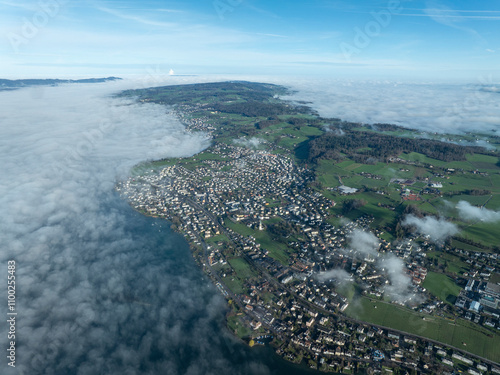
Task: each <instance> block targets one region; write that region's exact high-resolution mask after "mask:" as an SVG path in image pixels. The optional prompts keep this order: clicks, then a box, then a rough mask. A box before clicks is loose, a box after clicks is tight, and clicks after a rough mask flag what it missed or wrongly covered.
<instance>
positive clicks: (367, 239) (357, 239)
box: [347, 229, 380, 256]
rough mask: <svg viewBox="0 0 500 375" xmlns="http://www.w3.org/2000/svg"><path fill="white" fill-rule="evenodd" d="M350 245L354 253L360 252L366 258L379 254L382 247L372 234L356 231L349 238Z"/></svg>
mask: <svg viewBox="0 0 500 375" xmlns="http://www.w3.org/2000/svg"><path fill="white" fill-rule="evenodd" d="M347 239H348V240H349V244H350V246H351V248H352V249H353V250H354V251H358V252H360V253H361V254H363V255H364V256H369V255H371V256H374V255H376V254H377V249H378V247H379V246H380V241H379V239H378V238H377V236H375V235H374V234H373V233H371V232H366V231H364V230H360V229H355V230H354V231H353V232H352V233H350V234H349V235H348V237H347Z"/></svg>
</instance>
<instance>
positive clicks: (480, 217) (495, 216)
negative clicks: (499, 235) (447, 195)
mask: <svg viewBox="0 0 500 375" xmlns="http://www.w3.org/2000/svg"><path fill="white" fill-rule="evenodd" d="M457 209H458V214H459V215H460V218H461V219H463V220H468V221H484V222H488V223H494V222H497V221H500V211H493V210H488V209H487V208H484V207H476V206H473V205H471V204H470V203H469V202H467V201H460V202H458V204H457Z"/></svg>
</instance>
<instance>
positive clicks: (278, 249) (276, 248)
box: [225, 219, 290, 265]
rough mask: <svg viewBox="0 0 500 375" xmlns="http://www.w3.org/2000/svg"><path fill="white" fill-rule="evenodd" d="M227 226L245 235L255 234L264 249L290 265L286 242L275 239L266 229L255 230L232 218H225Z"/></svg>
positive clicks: (273, 256) (279, 260)
mask: <svg viewBox="0 0 500 375" xmlns="http://www.w3.org/2000/svg"><path fill="white" fill-rule="evenodd" d="M225 223H226V226H227V227H228V228H231V229H232V230H234V231H235V232H237V233H239V234H241V235H243V236H253V237H254V238H255V240H256V241H257V243H259V244H260V246H261V248H262V249H263V250H267V251H269V256H270V257H271V258H274V259H276V260H277V261H278V262H280V263H282V264H283V265H288V259H289V258H290V256H289V255H288V248H287V246H286V245H285V244H283V243H280V242H276V241H273V239H272V238H271V237H270V236H269V234H268V233H267V232H266V231H259V230H253V229H252V228H249V227H247V226H246V225H245V224H242V223H236V222H234V221H232V220H230V219H226V220H225Z"/></svg>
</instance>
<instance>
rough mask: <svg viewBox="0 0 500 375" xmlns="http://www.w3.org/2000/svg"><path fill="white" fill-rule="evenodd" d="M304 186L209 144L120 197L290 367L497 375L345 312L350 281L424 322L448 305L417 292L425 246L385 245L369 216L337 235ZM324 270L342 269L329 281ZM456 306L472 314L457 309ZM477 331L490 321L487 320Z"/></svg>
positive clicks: (453, 352) (300, 175) (456, 353)
mask: <svg viewBox="0 0 500 375" xmlns="http://www.w3.org/2000/svg"><path fill="white" fill-rule="evenodd" d="M310 179H311V173H310V171H308V170H307V169H306V168H303V167H299V166H297V165H295V164H294V163H293V161H292V160H291V159H290V158H289V157H287V156H284V155H280V154H278V153H271V152H269V151H263V150H257V149H254V148H252V147H244V146H239V145H236V144H233V145H229V144H226V143H218V142H215V143H214V144H213V146H212V147H210V148H209V149H208V150H206V151H205V152H204V153H202V154H199V155H197V156H195V157H192V158H189V159H186V160H182V159H181V160H179V161H177V162H176V163H175V164H173V165H168V166H165V167H164V168H162V169H161V170H159V171H154V172H151V173H147V174H143V175H141V176H138V177H131V178H130V179H128V180H126V181H124V182H123V183H122V184H120V185H119V186H117V189H118V190H119V191H120V193H121V194H123V195H125V196H126V197H127V199H128V200H129V202H130V203H131V205H132V206H133V207H134V208H136V209H137V210H139V211H141V212H144V213H145V214H148V215H152V216H157V217H164V218H166V219H168V220H170V221H171V222H172V224H173V226H174V228H175V229H176V230H177V231H179V232H180V233H182V234H184V235H185V236H186V238H187V240H188V241H189V243H191V245H192V248H193V254H194V256H195V259H196V260H197V262H198V263H199V264H200V265H201V266H202V268H203V270H204V271H205V273H206V274H207V275H208V276H209V277H210V278H211V279H212V280H213V281H214V284H216V286H217V288H218V289H219V290H220V291H221V292H222V294H223V295H224V296H225V297H226V298H227V299H228V300H229V301H230V302H231V303H232V309H233V310H234V312H235V314H236V316H237V319H236V324H237V325H240V327H241V326H246V328H247V329H249V330H250V331H249V333H250V335H248V334H247V335H246V336H247V337H248V336H250V337H251V338H256V337H262V335H267V336H270V335H272V336H273V337H274V340H275V343H276V346H277V347H278V349H277V351H278V353H279V354H280V355H282V356H283V357H284V358H286V359H288V360H291V361H295V362H301V361H306V362H308V363H309V365H310V366H311V367H313V368H318V369H321V370H324V371H339V370H340V369H343V370H344V371H349V370H351V371H357V370H359V369H362V368H365V367H366V368H368V367H373V366H375V367H374V368H375V369H382V368H383V367H387V368H388V369H390V368H396V367H401V366H402V367H404V368H406V369H408V370H409V371H418V372H424V373H425V372H440V373H452V371H453V369H454V368H455V369H457V368H458V369H461V370H466V371H468V372H469V373H471V374H475V373H478V374H479V373H483V372H484V371H491V372H492V373H500V369H499V368H498V367H496V366H494V365H493V364H492V363H488V361H482V360H478V359H477V358H475V357H474V356H469V355H467V354H465V353H463V352H462V351H460V350H457V349H456V348H451V347H447V346H445V345H443V344H439V343H436V342H432V341H431V340H427V339H425V338H424V337H418V336H415V335H408V334H405V333H403V332H400V331H397V330H393V329H388V328H387V327H383V326H378V325H374V324H367V323H364V322H362V321H359V320H357V319H354V318H352V317H348V316H346V315H345V314H344V312H345V311H346V309H348V308H349V303H350V298H352V296H348V294H349V293H350V292H349V288H348V287H347V288H342V287H340V288H339V287H337V286H339V285H350V284H351V285H357V286H358V287H359V289H360V291H361V293H362V294H363V295H365V296H367V298H368V297H370V298H377V299H383V298H384V295H385V297H386V299H387V298H388V299H389V300H390V301H392V303H394V304H397V305H401V306H407V307H408V308H413V309H415V310H419V311H421V312H422V311H423V312H425V313H427V314H435V315H443V316H444V313H443V312H442V310H443V311H447V310H446V309H448V310H449V307H448V306H443V302H442V301H439V300H436V299H435V298H432V296H430V295H429V294H428V293H426V292H425V289H424V288H422V286H421V284H422V282H423V281H424V280H425V277H426V275H427V268H426V266H427V264H428V260H427V259H426V251H429V250H431V249H430V248H431V247H432V246H433V245H432V244H430V243H425V244H424V245H423V246H421V245H419V244H418V243H417V242H416V241H414V239H415V238H412V237H410V238H407V239H406V240H405V241H403V242H400V243H397V244H391V243H389V242H387V241H385V240H384V239H382V238H380V237H381V234H382V232H381V231H377V230H371V229H370V228H369V226H370V223H371V221H372V220H373V219H372V218H370V217H368V216H365V217H361V218H359V219H358V220H356V221H350V222H347V221H346V222H345V223H344V225H342V226H340V227H334V226H333V225H331V224H330V223H329V222H328V220H327V219H328V217H329V215H330V213H329V208H330V207H332V206H334V205H335V204H336V203H335V202H334V201H331V200H329V199H327V198H325V197H324V196H322V195H321V194H320V193H319V192H317V191H314V190H312V189H311V188H310V187H309V185H308V182H309V181H310ZM372 232H373V233H372ZM359 233H364V234H366V235H368V234H369V235H371V236H373V238H376V243H373V244H371V245H369V246H371V248H370V249H368V250H366V249H365V248H364V246H359V245H355V244H354V243H353V240H352V239H353V236H355V235H358V234H359ZM388 256H390V257H396V258H397V259H399V260H400V261H401V262H400V263H401V264H403V265H404V266H402V267H401V268H400V269H397V270H396V271H394V270H389V269H384V268H382V267H380V266H379V264H380V260H379V259H384V257H388ZM477 264H478V265H481V267H483V264H482V263H479V262H477ZM484 266H485V267H489V266H488V265H484ZM330 270H342V271H343V272H337V273H335V274H333V275H331V276H328V277H327V276H326V275H328V272H329V271H330ZM391 272H399V273H400V274H401V275H402V277H403V278H404V279H403V280H405V285H404V288H403V289H404V290H401V291H400V293H396V294H394V295H391V294H390V292H389V291H390V290H393V289H394V288H396V287H399V286H398V285H391V283H392V284H395V283H396V281H395V280H396V279H391ZM490 272H491V271H490ZM391 286H392V287H394V288H392V289H391V288H390V287H391ZM387 303H389V302H387ZM474 306H475V305H474ZM457 309H458V311H460V312H461V313H463V314H464V316H465V315H466V314H468V313H470V311H469V309H467V308H465V305H464V306H463V308H461V307H458V308H457ZM477 312H479V311H477ZM465 317H466V318H467V316H465ZM478 322H479V321H478ZM484 323H485V324H487V325H489V326H490V327H491V326H492V325H493V326H495V325H497V324H498V323H497V320H496V318H495V316H491V317H490V318H485V319H484ZM240 330H243V328H240ZM246 332H247V331H246ZM236 333H237V332H236ZM247 333H248V332H247ZM257 341H258V342H260V341H259V340H257ZM252 342H253V340H252Z"/></svg>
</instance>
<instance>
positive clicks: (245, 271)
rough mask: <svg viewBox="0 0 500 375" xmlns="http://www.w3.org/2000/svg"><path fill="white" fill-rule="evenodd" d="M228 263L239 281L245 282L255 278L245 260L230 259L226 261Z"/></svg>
mask: <svg viewBox="0 0 500 375" xmlns="http://www.w3.org/2000/svg"><path fill="white" fill-rule="evenodd" d="M228 262H229V264H230V265H231V267H233V269H234V271H235V272H236V274H237V275H238V277H239V278H240V279H242V280H245V279H248V278H251V277H254V276H255V273H254V271H253V270H252V269H251V268H250V265H249V264H248V263H247V261H246V260H245V259H243V258H232V259H228Z"/></svg>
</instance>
